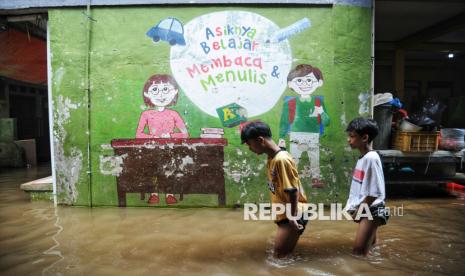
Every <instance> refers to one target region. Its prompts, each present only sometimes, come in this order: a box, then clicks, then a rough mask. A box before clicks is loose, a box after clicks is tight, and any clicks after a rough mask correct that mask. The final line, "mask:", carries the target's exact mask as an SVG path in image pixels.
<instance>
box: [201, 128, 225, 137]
mask: <svg viewBox="0 0 465 276" xmlns="http://www.w3.org/2000/svg"><path fill="white" fill-rule="evenodd" d="M201 130H202V133H200V138H223V135H224V130H223V129H222V128H202V129H201Z"/></svg>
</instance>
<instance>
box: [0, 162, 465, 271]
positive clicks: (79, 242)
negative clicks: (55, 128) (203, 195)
mask: <svg viewBox="0 0 465 276" xmlns="http://www.w3.org/2000/svg"><path fill="white" fill-rule="evenodd" d="M40 173H41V171H40V170H39V171H38V172H36V175H33V174H32V173H30V172H29V173H25V172H21V171H18V172H14V173H8V174H4V173H2V174H0V208H1V210H0V271H1V274H2V275H29V274H33V275H35V274H42V275H85V274H89V275H108V274H115V275H154V274H155V275H158V274H169V275H173V274H175V275H176V274H222V275H228V274H230V275H238V274H245V275H251V274H253V275H270V274H271V275H281V274H286V275H352V274H374V273H376V274H378V275H392V274H398V275H410V274H422V275H423V274H426V275H428V274H430V275H433V274H452V275H463V268H464V267H463V259H464V258H465V236H464V235H465V234H464V233H465V231H464V230H465V227H464V226H465V205H464V202H463V201H460V200H457V199H454V198H436V199H415V200H413V199H412V200H406V199H395V200H391V201H388V205H389V206H400V205H402V204H403V205H404V216H403V217H392V218H391V219H390V221H389V224H388V225H387V226H384V227H381V228H380V230H379V238H378V244H377V245H376V246H375V248H374V250H373V251H372V252H371V254H370V255H369V256H368V257H367V258H360V257H356V256H352V255H351V247H352V243H353V241H354V236H355V230H356V227H357V225H356V224H355V223H353V222H349V221H337V222H331V221H312V222H310V225H309V227H308V229H307V230H306V231H305V233H304V234H303V236H302V237H301V239H300V241H299V243H298V245H297V248H296V251H295V254H294V255H293V256H291V257H290V258H288V259H285V260H276V259H274V258H273V257H272V256H273V252H272V250H273V245H272V242H273V238H274V234H275V230H276V226H275V225H274V224H273V223H271V222H267V221H264V222H255V221H243V220H242V211H241V210H236V211H234V210H229V209H206V208H205V209H154V208H93V209H90V208H80V207H65V206H59V207H56V208H55V207H54V206H53V203H47V202H29V201H28V198H27V196H26V195H25V194H24V193H23V192H22V191H20V190H19V189H18V187H19V184H20V183H22V182H25V181H27V180H30V179H29V178H36V177H37V178H38V177H43V176H46V175H40ZM44 173H46V172H44Z"/></svg>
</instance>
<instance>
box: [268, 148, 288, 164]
mask: <svg viewBox="0 0 465 276" xmlns="http://www.w3.org/2000/svg"><path fill="white" fill-rule="evenodd" d="M272 160H273V161H275V162H287V161H292V160H293V159H292V155H291V154H290V153H289V152H287V151H285V150H282V151H280V152H278V153H277V154H276V155H275V156H274V157H273V159H272Z"/></svg>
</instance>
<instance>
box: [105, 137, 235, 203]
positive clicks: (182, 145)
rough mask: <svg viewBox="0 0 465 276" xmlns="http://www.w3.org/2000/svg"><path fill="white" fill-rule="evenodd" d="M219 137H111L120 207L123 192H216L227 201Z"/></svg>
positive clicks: (219, 198) (143, 196)
mask: <svg viewBox="0 0 465 276" xmlns="http://www.w3.org/2000/svg"><path fill="white" fill-rule="evenodd" d="M226 145H227V140H226V139H222V138H218V139H216V138H154V139H114V140H112V141H111V146H112V147H113V149H114V151H115V155H117V156H119V157H121V159H122V171H121V173H120V174H119V176H117V190H118V201H119V206H120V207H124V206H126V193H140V195H141V200H144V198H145V194H146V193H165V194H166V193H170V194H179V199H180V200H183V196H184V195H185V194H217V195H218V205H219V206H224V205H225V204H226V195H225V185H224V170H223V162H224V147H225V146H226Z"/></svg>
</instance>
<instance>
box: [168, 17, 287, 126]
mask: <svg viewBox="0 0 465 276" xmlns="http://www.w3.org/2000/svg"><path fill="white" fill-rule="evenodd" d="M278 30H279V27H278V26H277V25H276V24H274V23H273V22H271V21H270V20H268V19H267V18H265V17H263V16H261V15H259V14H256V13H252V12H244V11H222V12H214V13H210V14H205V15H202V16H200V17H197V18H194V19H192V20H191V21H189V22H188V23H187V24H186V25H185V26H184V38H185V41H186V45H185V46H182V45H176V46H173V47H171V57H170V63H171V72H172V74H173V76H174V78H175V79H176V81H177V82H178V84H179V85H180V87H181V89H182V91H183V92H184V93H185V95H186V96H187V97H189V99H190V100H191V101H192V102H193V103H194V104H195V105H197V106H198V107H199V108H200V109H201V110H202V111H204V112H206V113H207V114H209V115H211V116H215V117H218V114H217V112H216V109H217V108H219V107H222V106H226V105H228V104H232V103H236V104H239V105H240V106H242V107H244V108H245V109H246V110H247V114H248V116H249V117H252V116H257V115H260V114H263V113H265V112H267V111H269V110H270V109H271V108H273V106H274V105H275V104H276V102H277V101H278V100H279V98H280V97H281V95H282V93H283V92H284V90H285V89H286V85H287V80H286V78H287V74H288V73H289V70H290V68H291V65H292V55H291V48H290V45H289V42H288V41H287V40H284V41H281V42H270V39H271V38H272V37H273V35H274V34H275V33H276V32H277V31H278Z"/></svg>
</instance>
